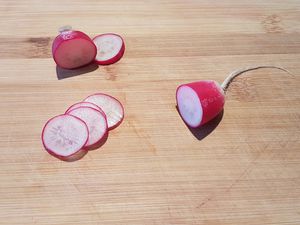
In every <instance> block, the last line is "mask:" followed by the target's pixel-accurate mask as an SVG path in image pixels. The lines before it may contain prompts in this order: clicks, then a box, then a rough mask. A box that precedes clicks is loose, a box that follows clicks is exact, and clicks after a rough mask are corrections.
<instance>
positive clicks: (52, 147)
mask: <svg viewBox="0 0 300 225" xmlns="http://www.w3.org/2000/svg"><path fill="white" fill-rule="evenodd" d="M88 136H89V135H88V128H87V126H86V124H85V123H84V122H83V121H82V120H81V119H79V118H76V117H74V116H71V115H59V116H56V117H53V118H52V119H50V120H49V121H48V122H47V123H46V125H45V126H44V128H43V132H42V141H43V145H44V147H45V149H46V150H47V151H49V152H50V153H51V154H54V155H57V156H62V157H68V156H71V155H73V154H75V153H77V152H78V151H79V150H80V149H81V148H82V147H83V146H85V144H86V142H87V140H88Z"/></svg>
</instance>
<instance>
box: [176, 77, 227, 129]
mask: <svg viewBox="0 0 300 225" xmlns="http://www.w3.org/2000/svg"><path fill="white" fill-rule="evenodd" d="M176 100H177V106H178V110H179V113H180V115H181V117H182V119H183V120H184V121H185V122H186V123H187V124H188V125H189V126H190V127H194V128H195V127H199V126H201V125H203V124H205V123H206V122H208V121H210V120H211V119H213V118H214V117H216V116H217V115H218V114H219V113H220V112H221V111H222V110H223V106H224V103H225V95H224V91H223V89H222V88H221V86H220V85H219V84H218V83H217V82H215V81H212V80H204V81H198V82H194V83H189V84H184V85H181V86H179V87H178V88H177V92H176Z"/></svg>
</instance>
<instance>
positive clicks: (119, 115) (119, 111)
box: [84, 93, 124, 129]
mask: <svg viewBox="0 0 300 225" xmlns="http://www.w3.org/2000/svg"><path fill="white" fill-rule="evenodd" d="M84 101H85V102H91V103H94V104H95V105H97V106H99V107H100V108H101V109H102V110H103V112H104V113H105V115H106V119H107V125H108V129H113V128H115V127H117V126H118V125H119V124H120V123H121V122H122V120H123V118H124V109H123V106H122V104H121V103H120V102H119V101H118V100H117V99H115V98H114V97H112V96H110V95H107V94H102V93H98V94H93V95H91V96H89V97H87V98H86V99H84Z"/></svg>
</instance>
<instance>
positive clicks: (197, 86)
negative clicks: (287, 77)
mask: <svg viewBox="0 0 300 225" xmlns="http://www.w3.org/2000/svg"><path fill="white" fill-rule="evenodd" d="M262 68H275V69H279V70H283V71H285V72H287V73H289V74H290V72H289V71H288V70H286V69H283V68H281V67H277V66H256V67H247V68H243V69H239V70H236V71H234V72H232V73H231V74H230V75H229V76H228V77H227V78H226V79H225V80H224V82H223V83H222V85H220V84H218V83H217V82H216V81H213V80H203V81H197V82H193V83H188V84H183V85H180V86H179V87H178V88H177V91H176V101H177V106H178V111H179V113H180V115H181V117H182V119H183V120H184V122H185V123H186V124H187V125H188V126H190V127H193V128H196V127H199V126H201V125H203V124H205V123H207V122H209V121H210V120H211V119H213V118H215V117H216V116H217V115H218V114H219V113H220V112H221V111H222V110H223V107H224V103H225V92H226V91H227V88H228V86H229V84H230V83H231V82H232V81H233V79H234V78H236V77H237V76H239V75H241V74H242V73H244V72H247V71H251V70H256V69H262Z"/></svg>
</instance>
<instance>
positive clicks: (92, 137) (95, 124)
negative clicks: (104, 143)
mask: <svg viewBox="0 0 300 225" xmlns="http://www.w3.org/2000/svg"><path fill="white" fill-rule="evenodd" d="M68 114H69V115H73V116H76V117H78V118H80V119H82V120H83V121H84V122H85V123H86V125H87V127H88V131H89V137H88V141H87V143H86V144H85V147H89V146H92V145H94V144H96V143H98V142H99V141H100V140H101V139H102V138H103V137H105V135H106V133H107V122H106V117H105V115H104V114H103V113H101V112H100V111H98V110H96V109H94V108H91V107H86V106H84V107H79V108H75V109H72V110H71V111H69V112H68Z"/></svg>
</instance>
